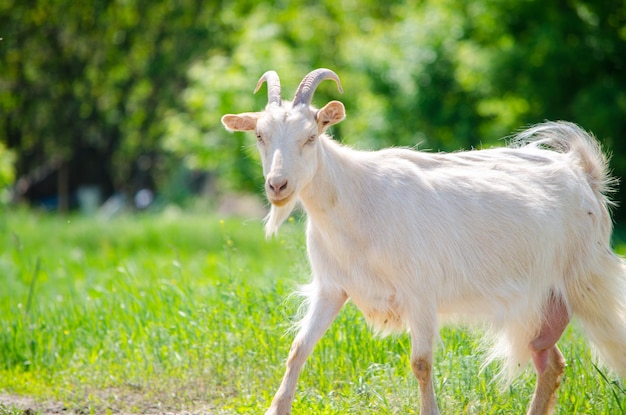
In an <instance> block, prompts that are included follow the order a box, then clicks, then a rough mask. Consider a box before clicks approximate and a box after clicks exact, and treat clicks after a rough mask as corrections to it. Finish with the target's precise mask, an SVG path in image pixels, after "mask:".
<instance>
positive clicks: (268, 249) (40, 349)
mask: <svg viewBox="0 0 626 415" xmlns="http://www.w3.org/2000/svg"><path fill="white" fill-rule="evenodd" d="M0 244H1V251H0V396H1V395H4V396H9V395H11V396H20V395H21V396H29V397H32V398H34V399H35V400H36V401H37V402H38V403H39V404H38V406H37V408H38V410H40V411H44V412H45V408H46V403H47V402H57V403H61V404H62V405H63V407H65V408H67V411H69V412H74V413H81V414H87V413H119V412H124V413H166V412H183V411H189V412H194V413H195V412H197V413H207V414H259V413H263V411H264V410H265V408H266V407H267V406H268V405H269V402H270V400H271V398H272V396H273V393H274V392H275V389H276V388H277V387H278V384H279V382H280V378H281V376H282V374H283V365H284V361H285V359H286V356H287V352H288V350H289V346H290V343H291V339H292V336H293V334H292V333H291V332H290V328H291V326H292V324H293V323H294V321H295V320H294V319H295V318H296V315H297V313H298V308H299V303H300V300H299V298H298V297H296V296H292V295H291V293H292V292H293V290H294V289H295V288H296V287H297V286H298V284H301V283H304V282H306V280H307V279H308V273H309V271H308V266H307V263H306V255H305V245H304V238H303V224H302V221H301V220H298V219H296V220H290V221H289V222H288V223H287V224H286V225H285V226H284V227H283V229H281V233H280V235H279V237H277V238H274V239H272V240H270V241H266V240H265V238H264V233H263V230H262V224H261V223H260V221H258V220H250V219H233V218H221V217H218V216H213V215H210V214H206V215H200V214H197V213H195V214H194V213H180V212H166V213H162V214H153V215H137V216H123V217H119V218H115V219H112V220H99V219H93V218H91V219H89V218H85V217H81V216H68V217H59V216H50V215H45V214H38V213H33V212H24V211H17V212H3V213H2V215H1V217H0ZM441 337H442V341H441V343H440V344H439V346H438V348H437V352H436V356H435V387H436V393H437V397H438V401H439V406H440V409H441V411H442V413H444V414H512V413H523V412H524V410H525V408H526V405H527V404H528V402H529V400H530V397H531V395H532V389H533V385H534V372H533V371H532V370H531V369H530V368H529V369H528V370H527V371H526V372H525V373H524V374H523V375H522V376H521V377H520V378H519V379H518V380H517V381H516V382H514V383H513V384H512V385H511V386H509V387H507V388H505V389H502V388H501V386H500V385H498V384H497V383H496V382H492V378H493V376H494V374H495V373H496V371H497V367H495V366H489V367H487V368H485V369H484V370H483V371H482V372H481V371H480V366H481V363H482V356H481V354H480V351H479V350H478V344H479V343H480V340H481V335H480V332H479V331H469V330H466V329H462V328H453V327H447V328H444V329H443V330H442V333H441ZM560 344H561V349H562V351H563V353H564V355H565V357H566V359H567V360H568V367H567V369H566V373H565V377H564V380H563V384H562V387H561V389H560V392H559V395H558V400H559V406H558V409H557V413H558V414H624V413H626V392H625V391H624V389H623V388H624V386H623V384H622V383H620V382H618V381H616V379H615V378H614V377H612V376H611V375H609V374H608V373H607V372H606V371H604V370H603V369H597V368H596V367H595V366H594V361H595V360H594V359H593V357H592V355H591V352H590V350H589V348H588V347H587V345H586V343H585V341H584V339H583V338H582V337H581V335H580V333H579V331H578V330H577V328H576V325H575V324H574V325H573V326H572V327H570V329H568V331H567V332H566V334H565V336H564V339H563V340H562V341H561V343H560ZM409 350H410V345H409V341H408V337H407V336H406V335H403V336H398V337H392V338H384V339H379V338H375V337H374V336H373V335H372V334H371V332H370V331H369V330H368V328H367V326H366V324H365V322H364V320H363V318H362V317H361V315H360V314H359V312H358V311H357V310H356V308H355V307H354V306H353V305H351V304H350V305H348V306H347V307H346V308H345V309H344V310H343V311H342V312H341V314H340V315H339V317H338V319H337V321H335V323H334V324H333V325H332V327H331V329H330V330H329V332H328V333H327V334H326V335H325V336H324V338H323V339H322V341H321V342H320V344H318V346H317V347H316V349H315V351H314V353H313V355H312V356H311V357H310V358H309V361H308V362H307V364H306V366H305V368H304V370H303V373H302V376H301V379H300V383H299V386H298V391H297V395H296V399H295V402H294V411H293V412H294V414H411V413H417V412H418V410H417V407H418V406H417V400H418V392H417V382H416V381H415V379H414V378H413V375H412V373H411V370H410V366H409V356H408V355H409ZM14 412H15V413H18V412H19V411H18V412H16V410H15V408H12V407H11V405H10V404H6V403H3V402H1V401H0V413H5V414H8V413H14Z"/></svg>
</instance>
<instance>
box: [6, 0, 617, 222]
mask: <svg viewBox="0 0 626 415" xmlns="http://www.w3.org/2000/svg"><path fill="white" fill-rule="evenodd" d="M0 38H1V40H0V189H1V201H2V204H3V205H5V206H6V205H16V204H22V205H23V204H26V205H30V206H34V207H37V208H41V209H46V210H51V211H61V212H65V211H68V210H78V209H82V210H83V211H84V212H94V211H101V212H102V211H104V212H105V214H107V215H114V214H115V213H116V212H118V211H121V210H144V209H161V208H163V207H164V206H168V205H176V206H183V207H185V206H189V205H190V204H193V203H196V202H197V200H198V198H199V199H201V200H202V201H203V203H205V204H207V205H208V207H209V208H217V207H218V206H219V205H220V203H221V202H220V201H221V200H222V199H224V198H225V197H226V195H232V194H240V193H242V192H253V193H257V194H258V193H259V190H260V189H261V184H260V183H261V177H260V169H259V168H258V165H257V164H258V162H257V161H256V155H255V153H254V151H251V148H252V146H251V144H252V141H250V138H249V137H247V136H246V135H244V134H234V135H233V134H229V133H227V132H226V131H224V129H223V128H222V126H221V125H220V122H219V119H220V117H221V115H222V114H224V113H229V112H243V111H251V110H258V109H261V108H263V106H264V105H265V102H266V96H265V93H264V90H263V92H262V93H259V94H257V96H253V94H252V90H253V89H254V86H255V85H256V81H257V79H258V78H259V77H260V75H261V74H262V73H263V72H264V71H266V70H268V69H274V70H276V71H277V72H278V73H279V75H280V76H281V80H282V84H283V94H284V95H285V97H284V98H285V99H290V98H291V94H293V92H294V90H295V87H296V86H297V84H298V82H299V81H300V79H301V78H302V77H303V76H304V75H305V74H306V73H308V72H309V71H310V70H312V69H314V68H317V67H328V68H331V69H333V70H334V71H335V72H337V73H338V74H339V76H340V78H341V80H342V84H343V86H344V90H345V94H343V95H340V94H339V93H338V92H336V90H335V88H334V87H331V86H328V87H324V86H321V87H320V88H319V91H318V92H317V94H316V97H315V99H314V103H315V104H316V105H318V106H321V105H323V104H325V102H326V101H327V100H329V99H340V100H342V101H343V102H344V103H345V105H346V108H347V114H348V118H347V119H346V121H345V122H343V123H341V124H340V125H338V126H337V127H335V128H334V130H333V134H334V136H335V137H336V138H337V139H338V140H341V141H343V142H346V143H349V144H350V145H353V146H356V147H358V148H364V149H376V148H380V147H384V146H391V145H394V146H398V145H402V146H415V145H417V146H418V148H420V149H425V150H429V151H452V150H459V149H469V148H481V147H490V146H494V145H502V144H504V143H505V141H502V140H501V138H502V137H505V136H508V135H510V134H511V133H513V132H515V131H517V130H518V129H520V128H522V127H524V126H527V125H528V124H531V123H535V122H540V121H543V120H546V119H550V120H557V119H564V120H569V121H573V122H576V123H578V124H580V125H581V126H582V127H583V128H585V129H587V130H590V131H592V132H593V133H594V134H595V135H596V136H597V137H598V138H599V139H600V140H601V141H602V142H603V143H604V146H605V147H606V149H608V150H609V151H610V153H611V154H612V155H613V156H612V166H613V168H614V172H615V174H616V175H618V176H622V177H623V176H626V140H625V139H624V138H625V137H626V3H624V2H610V1H604V2H599V1H583V0H566V1H555V0H548V1H546V0H537V1H518V0H502V1H492V0H476V1H471V2H468V1H465V0H438V1H434V0H433V1H420V2H414V1H397V0H387V1H384V2H380V1H355V0H324V1H303V0H295V1H277V2H258V1H222V2H219V1H208V2H207V1H199V0H181V1H176V2H173V1H161V0H154V1H153V0H119V1H87V2H82V1H81V2H76V1H70V0H41V1H15V0H9V1H3V2H1V3H0ZM624 195H626V193H624V192H621V193H619V194H618V195H617V198H618V199H619V200H623V199H624V197H625V196H624ZM622 204H623V203H622ZM618 216H619V218H623V217H624V213H620V211H618Z"/></svg>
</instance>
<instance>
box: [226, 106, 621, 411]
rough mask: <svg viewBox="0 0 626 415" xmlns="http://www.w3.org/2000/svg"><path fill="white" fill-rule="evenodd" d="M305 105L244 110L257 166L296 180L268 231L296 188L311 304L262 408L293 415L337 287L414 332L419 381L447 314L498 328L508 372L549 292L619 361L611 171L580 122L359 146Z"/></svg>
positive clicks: (498, 351)
mask: <svg viewBox="0 0 626 415" xmlns="http://www.w3.org/2000/svg"><path fill="white" fill-rule="evenodd" d="M322 111H323V110H322ZM316 114H317V112H316V110H315V109H313V108H307V107H305V106H297V107H295V108H292V107H291V105H290V103H288V102H286V103H283V105H282V106H277V105H269V106H268V107H267V108H266V111H264V112H262V113H259V114H258V117H259V118H258V121H257V123H256V131H257V133H259V134H261V136H262V140H263V141H262V142H260V144H259V150H260V152H261V156H262V161H263V170H264V174H265V177H266V178H268V179H269V178H270V177H274V178H276V177H278V178H279V179H281V180H284V179H287V180H288V183H289V187H288V190H289V191H293V199H290V200H289V202H288V203H287V204H285V205H284V206H282V207H279V206H272V208H271V211H270V213H269V215H268V217H267V220H266V231H267V234H268V235H271V234H274V233H275V232H277V230H278V228H279V227H280V225H281V223H282V222H283V221H284V220H285V219H286V218H287V217H288V216H289V214H290V212H291V210H292V209H293V208H294V206H295V205H296V202H297V201H299V202H300V203H301V204H302V206H303V208H304V210H305V211H306V213H307V215H308V225H307V231H306V232H307V248H308V254H309V258H310V262H311V266H312V270H313V277H312V282H311V284H310V286H309V287H308V289H307V293H308V296H309V298H308V302H309V308H308V309H309V312H308V313H307V315H306V316H305V318H304V319H303V321H302V323H301V328H300V332H299V334H298V335H297V336H296V339H295V341H294V346H293V347H292V352H291V353H290V357H289V360H288V363H287V368H288V369H287V373H286V374H285V378H284V379H283V383H282V385H281V388H280V389H279V391H278V393H277V394H276V397H275V399H274V402H273V404H272V407H271V408H270V410H269V411H268V414H269V413H271V414H275V413H289V410H290V409H289V408H290V405H291V399H292V398H293V392H294V389H295V381H296V379H297V376H298V373H299V371H300V367H301V366H302V364H303V363H304V360H305V359H306V356H307V355H308V354H309V353H310V351H311V349H312V348H313V345H314V344H315V342H317V340H318V339H319V337H321V335H322V334H323V332H324V331H325V330H326V328H327V327H328V325H329V324H330V322H331V321H332V320H333V318H334V316H335V315H336V313H337V312H338V311H339V309H340V308H341V306H342V305H343V303H344V302H345V301H346V300H347V299H351V300H352V301H353V302H354V303H355V304H356V306H357V307H358V308H359V309H360V310H361V311H362V312H363V314H364V315H365V317H366V319H367V321H368V322H369V324H370V325H371V326H373V328H374V329H375V330H377V331H378V332H380V333H382V334H387V333H390V332H394V331H404V330H406V329H407V328H409V329H410V331H411V337H412V340H413V350H412V355H413V357H412V362H413V364H414V370H415V371H416V376H418V379H419V377H420V373H421V372H420V370H422V369H421V368H422V366H420V359H421V357H422V356H426V357H428V356H430V353H431V349H432V343H433V338H434V337H436V336H437V328H438V326H439V323H440V322H441V321H443V320H444V319H446V318H448V317H462V318H465V319H471V320H478V321H485V322H488V323H489V324H490V325H491V326H492V327H493V331H494V333H495V334H496V335H497V336H498V340H497V341H496V342H495V346H494V348H493V351H492V353H491V355H490V357H491V358H502V359H504V362H505V368H506V369H507V372H508V374H509V375H513V374H514V373H515V371H516V370H517V369H518V368H519V367H525V366H526V364H527V362H528V360H529V358H530V355H531V352H530V349H529V343H530V342H531V341H532V340H533V339H534V338H535V337H536V336H537V335H538V333H539V330H540V328H541V325H542V322H543V317H542V312H543V311H544V308H545V307H546V303H547V301H548V299H549V296H550V295H552V294H556V295H558V296H560V297H561V298H563V300H564V302H565V304H566V306H567V309H568V311H569V312H570V313H573V315H575V316H577V317H578V318H579V319H580V321H581V323H582V325H583V327H584V329H585V331H586V333H587V334H588V335H589V338H590V339H591V340H592V341H593V342H594V343H595V345H596V346H597V347H598V351H599V352H600V355H601V356H602V357H603V358H604V361H605V362H606V363H607V364H608V365H609V366H610V367H612V368H613V369H615V370H616V371H617V372H618V373H620V374H622V375H624V374H626V277H625V275H626V272H625V267H624V264H623V262H622V260H621V259H620V258H618V257H617V256H616V255H615V254H614V253H613V252H612V250H611V248H610V237H611V232H612V223H611V218H610V215H609V211H608V205H609V203H610V202H609V200H608V199H607V197H605V196H604V192H606V191H607V190H608V185H609V184H610V181H611V179H610V177H609V175H608V173H607V167H606V160H605V159H604V157H603V155H602V153H601V151H600V149H599V146H598V144H597V143H596V141H595V140H594V139H593V138H592V137H590V136H589V135H588V134H587V133H586V132H585V131H583V130H582V129H580V128H579V127H577V126H576V125H574V124H570V123H565V122H557V123H554V122H548V123H544V124H540V125H537V126H535V127H532V128H530V129H528V130H526V131H524V132H522V133H521V134H519V135H518V137H517V139H516V140H514V141H513V144H512V146H510V147H506V148H494V149H488V150H475V151H467V152H457V153H449V154H444V153H425V152H420V151H413V150H409V149H403V148H391V149H385V150H380V151H374V152H364V151H356V150H354V149H351V148H349V147H347V146H343V145H340V144H339V143H337V142H335V141H333V140H332V139H331V138H330V137H329V136H327V135H326V134H324V133H323V130H324V128H319V129H318V127H317V126H316V118H315V117H316V116H317V115H316ZM341 118H343V117H341ZM337 122H338V121H337ZM225 124H226V125H227V126H229V125H228V124H227V123H226V122H225ZM318 130H319V131H318ZM312 134H313V135H315V136H316V138H315V139H314V140H313V142H308V143H307V142H306V141H307V137H309V136H311V135H312ZM277 157H278V159H277ZM277 160H278V161H277ZM270 199H271V198H270ZM420 386H423V385H422V383H420ZM426 387H427V386H426ZM430 396H432V399H433V400H434V394H432V393H430V394H429V393H427V394H426V395H424V394H423V395H422V400H423V401H424V400H428V399H430V398H429V397H430ZM424 408H426V409H424ZM422 411H424V412H426V411H430V412H429V413H437V412H436V404H434V409H432V405H430V406H429V405H428V404H426V406H425V403H424V402H422Z"/></svg>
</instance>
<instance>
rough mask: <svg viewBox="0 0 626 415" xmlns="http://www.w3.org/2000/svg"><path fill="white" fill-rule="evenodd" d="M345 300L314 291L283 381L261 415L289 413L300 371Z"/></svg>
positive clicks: (338, 296) (341, 297) (342, 295)
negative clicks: (263, 414) (268, 406)
mask: <svg viewBox="0 0 626 415" xmlns="http://www.w3.org/2000/svg"><path fill="white" fill-rule="evenodd" d="M346 300H347V296H346V295H345V293H335V294H328V293H325V294H314V296H313V297H312V298H310V301H311V302H310V305H309V309H308V310H307V313H306V315H305V317H304V319H303V320H302V322H301V326H300V330H299V331H298V334H297V335H296V337H295V339H294V341H293V343H292V345H291V349H290V351H289V357H288V358H287V369H286V371H285V375H284V376H283V380H282V382H281V384H280V387H279V388H278V391H277V392H276V395H274V399H273V400H272V405H271V406H270V408H269V409H268V410H267V412H265V415H289V414H291V404H292V402H293V398H294V394H295V390H296V383H297V381H298V377H299V375H300V370H301V369H302V366H303V365H304V362H305V361H306V359H307V357H308V356H309V355H310V354H311V351H313V347H314V346H315V345H316V344H317V342H318V341H319V339H320V338H321V337H322V336H323V335H324V333H325V332H326V330H327V329H328V327H329V326H330V323H332V322H333V320H334V319H335V317H336V316H337V314H338V313H339V310H341V307H343V305H344V303H345V302H346Z"/></svg>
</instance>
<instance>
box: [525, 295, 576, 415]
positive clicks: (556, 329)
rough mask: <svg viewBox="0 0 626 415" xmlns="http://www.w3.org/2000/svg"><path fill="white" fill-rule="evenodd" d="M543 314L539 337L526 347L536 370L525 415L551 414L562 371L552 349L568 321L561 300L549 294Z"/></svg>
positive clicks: (560, 357)
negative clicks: (535, 383)
mask: <svg viewBox="0 0 626 415" xmlns="http://www.w3.org/2000/svg"><path fill="white" fill-rule="evenodd" d="M544 314H545V315H544V317H543V319H544V321H543V324H542V326H541V330H540V332H539V335H538V336H537V337H536V338H535V339H534V340H533V341H532V342H530V345H529V347H530V350H531V353H532V357H533V363H534V364H535V369H537V385H536V387H535V393H534V395H533V399H532V401H531V404H530V408H529V410H528V415H547V414H549V413H550V412H551V411H552V408H553V407H554V404H555V403H556V390H557V389H558V388H559V385H560V384H561V377H562V376H563V372H564V369H565V359H564V358H563V355H562V354H561V351H560V350H559V348H558V347H557V346H556V342H557V341H558V340H559V338H560V337H561V334H563V330H565V328H566V327H567V325H568V324H569V321H570V315H569V313H568V311H567V307H566V306H565V303H564V302H563V299H562V298H561V297H559V296H557V295H555V294H554V293H553V294H552V295H551V296H550V299H549V300H548V304H547V306H546V308H545V311H544Z"/></svg>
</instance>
